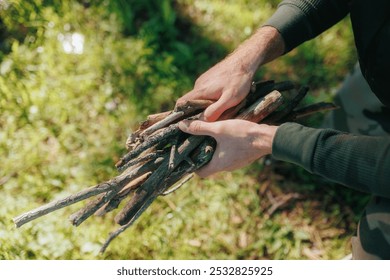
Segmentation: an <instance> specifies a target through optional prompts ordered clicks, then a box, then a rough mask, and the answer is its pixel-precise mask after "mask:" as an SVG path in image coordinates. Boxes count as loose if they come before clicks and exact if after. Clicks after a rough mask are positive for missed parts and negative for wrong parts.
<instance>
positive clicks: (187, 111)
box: [140, 100, 213, 138]
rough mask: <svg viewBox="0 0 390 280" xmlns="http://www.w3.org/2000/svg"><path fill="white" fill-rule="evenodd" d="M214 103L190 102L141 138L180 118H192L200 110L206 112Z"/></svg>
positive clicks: (151, 128)
mask: <svg viewBox="0 0 390 280" xmlns="http://www.w3.org/2000/svg"><path fill="white" fill-rule="evenodd" d="M212 103H213V101H211V100H189V101H186V102H185V103H184V104H182V105H179V106H177V107H176V108H175V109H174V111H173V112H172V113H171V114H170V115H168V116H167V117H165V118H164V119H162V120H161V121H159V122H157V123H155V124H153V125H152V126H150V127H148V128H147V129H145V130H144V131H142V132H141V133H140V137H141V138H145V137H147V136H149V135H151V134H152V133H154V132H156V131H157V130H159V129H161V128H164V127H167V126H168V125H170V124H171V123H173V122H175V121H178V120H179V119H180V118H182V117H184V116H186V117H189V116H192V115H194V114H196V113H198V112H199V110H204V109H206V108H207V107H208V106H210V105H211V104H212Z"/></svg>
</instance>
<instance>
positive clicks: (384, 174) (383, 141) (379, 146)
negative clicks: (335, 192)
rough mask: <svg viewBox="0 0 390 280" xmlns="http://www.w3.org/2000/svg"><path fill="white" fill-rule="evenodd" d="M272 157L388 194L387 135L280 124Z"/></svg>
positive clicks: (389, 162) (389, 153) (389, 144)
mask: <svg viewBox="0 0 390 280" xmlns="http://www.w3.org/2000/svg"><path fill="white" fill-rule="evenodd" d="M272 149H273V150H272V154H273V156H274V158H276V159H279V160H283V161H287V162H291V163H295V164H297V165H300V166H302V167H303V168H305V169H306V170H308V171H309V172H311V173H313V174H318V175H321V176H323V177H325V178H327V179H329V180H332V181H334V182H337V183H340V184H343V185H345V186H349V187H351V188H353V189H356V190H359V191H363V192H366V193H371V194H374V195H378V196H383V197H387V198H390V137H388V136H384V137H373V136H355V135H351V134H346V133H342V132H339V131H337V130H332V129H314V128H309V127H304V126H302V125H299V124H296V123H286V124H283V125H281V126H280V127H279V128H278V130H277V133H276V135H275V139H274V143H273V147H272Z"/></svg>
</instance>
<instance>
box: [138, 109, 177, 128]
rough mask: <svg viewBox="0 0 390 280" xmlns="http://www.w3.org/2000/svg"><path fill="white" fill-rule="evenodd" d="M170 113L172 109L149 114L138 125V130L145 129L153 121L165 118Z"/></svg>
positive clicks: (153, 122)
mask: <svg viewBox="0 0 390 280" xmlns="http://www.w3.org/2000/svg"><path fill="white" fill-rule="evenodd" d="M171 113H172V111H166V112H162V113H157V114H152V115H149V116H148V117H147V118H146V120H144V121H143V122H141V124H140V125H139V129H140V130H145V129H147V128H148V127H150V126H152V125H154V124H155V123H157V122H159V121H161V120H163V119H165V118H166V117H168V115H170V114H171Z"/></svg>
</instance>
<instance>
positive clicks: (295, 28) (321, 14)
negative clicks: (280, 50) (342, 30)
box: [265, 0, 349, 52]
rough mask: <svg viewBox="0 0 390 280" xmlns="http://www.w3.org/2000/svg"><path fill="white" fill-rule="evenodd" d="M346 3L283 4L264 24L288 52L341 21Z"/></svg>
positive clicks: (306, 0) (288, 0) (297, 0)
mask: <svg viewBox="0 0 390 280" xmlns="http://www.w3.org/2000/svg"><path fill="white" fill-rule="evenodd" d="M348 2H349V1H348V0H285V1H283V2H281V3H280V4H279V6H278V9H277V10H276V12H275V13H274V14H273V15H272V16H271V18H270V19H269V20H268V21H267V22H266V23H265V26H267V25H268V26H273V27H275V28H276V29H277V30H278V31H279V32H280V34H281V35H282V37H283V39H284V41H285V45H286V50H285V52H288V51H290V50H292V49H293V48H295V47H296V46H298V45H300V44H301V43H303V42H305V41H307V40H309V39H312V38H314V37H316V36H317V35H319V34H320V33H322V32H323V31H325V30H327V29H328V28H329V27H331V26H333V25H334V24H336V23H337V22H339V21H340V20H341V19H342V18H344V17H345V16H346V15H347V14H348V12H349V5H348Z"/></svg>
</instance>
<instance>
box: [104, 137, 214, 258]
mask: <svg viewBox="0 0 390 280" xmlns="http://www.w3.org/2000/svg"><path fill="white" fill-rule="evenodd" d="M212 145H215V141H214V140H213V139H210V137H207V138H206V140H205V141H204V142H203V143H202V144H201V146H199V147H198V149H199V148H200V153H199V155H198V160H196V164H195V165H192V166H190V168H189V169H187V170H183V171H182V172H183V173H192V172H194V171H195V170H197V169H199V168H200V167H202V166H203V165H205V164H206V163H207V162H209V161H210V159H211V157H212V155H213V153H214V150H213V147H212ZM182 175H183V174H179V176H177V177H180V178H181V177H182ZM165 183H166V184H165V187H164V188H161V189H160V190H158V191H159V192H160V193H163V192H164V191H165V190H166V189H167V188H168V186H170V185H171V182H169V179H167V180H166V181H165ZM157 195H158V194H157ZM157 195H156V193H155V195H152V196H150V197H149V198H148V199H147V200H146V201H145V202H144V204H143V205H142V206H141V207H140V209H139V210H138V211H137V213H135V214H134V215H133V216H132V218H131V219H130V220H129V221H128V222H127V223H126V224H124V225H122V226H121V227H120V228H119V229H117V230H116V231H114V232H112V233H110V235H109V237H108V238H107V240H106V241H105V242H104V244H103V246H102V248H101V249H100V253H104V251H105V250H106V249H107V247H108V245H110V243H111V242H112V240H114V239H115V238H116V237H117V236H118V235H120V234H121V233H122V232H124V231H125V230H126V229H127V228H129V227H130V226H131V225H132V224H133V223H134V222H135V221H136V220H137V219H138V218H139V216H140V215H141V214H142V213H143V212H144V211H145V209H147V208H148V207H149V206H150V205H151V204H152V202H153V201H154V200H155V199H156V197H157Z"/></svg>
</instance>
